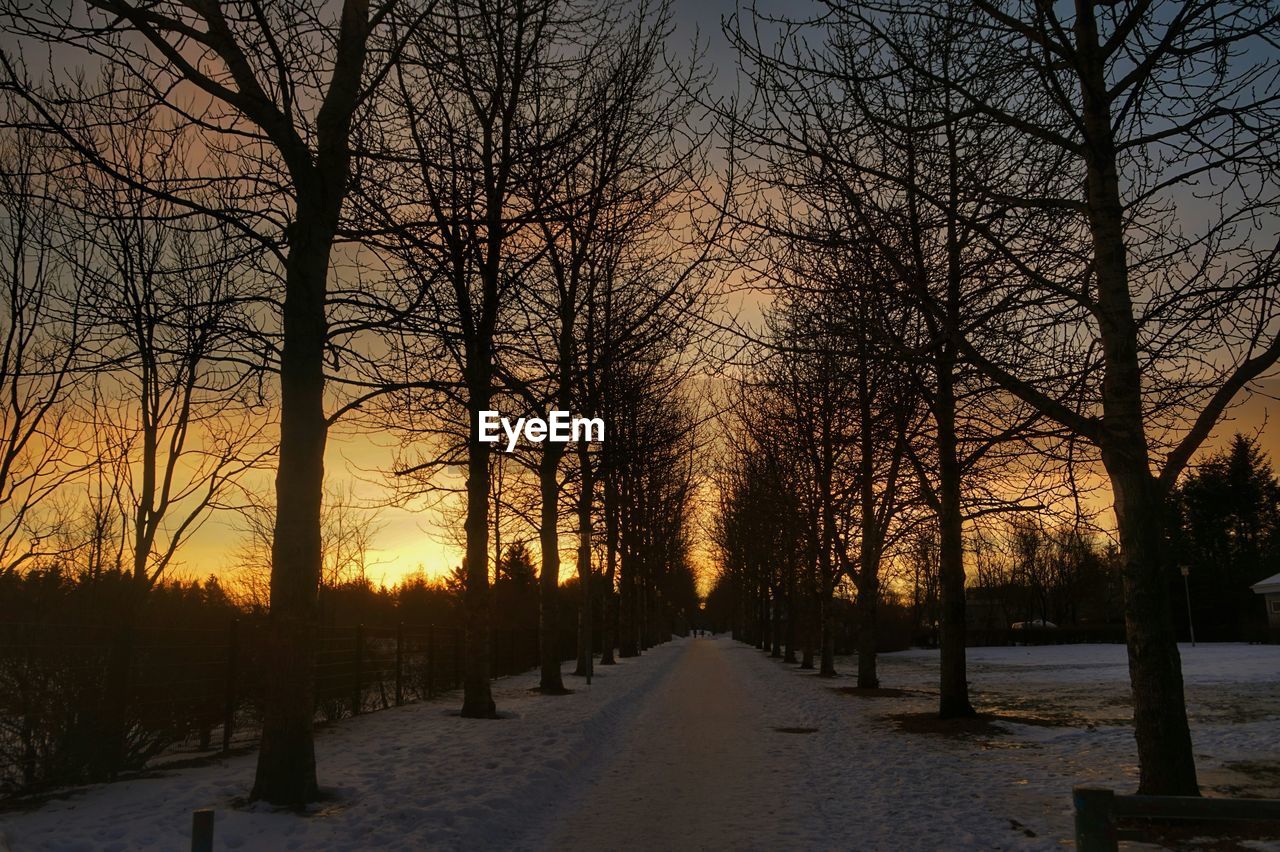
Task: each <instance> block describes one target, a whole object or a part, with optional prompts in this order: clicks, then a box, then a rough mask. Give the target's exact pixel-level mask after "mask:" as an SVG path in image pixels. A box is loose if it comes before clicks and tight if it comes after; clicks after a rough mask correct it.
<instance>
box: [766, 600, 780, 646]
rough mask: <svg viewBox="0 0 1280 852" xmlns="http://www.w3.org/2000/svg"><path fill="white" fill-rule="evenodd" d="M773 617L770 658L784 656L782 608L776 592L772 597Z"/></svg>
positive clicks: (770, 635) (770, 629)
mask: <svg viewBox="0 0 1280 852" xmlns="http://www.w3.org/2000/svg"><path fill="white" fill-rule="evenodd" d="M772 598H773V600H772V606H771V617H772V623H771V624H770V625H769V639H770V645H771V650H770V652H769V656H770V657H781V656H782V607H781V606H780V605H779V602H778V593H777V592H776V591H775V592H774V593H773V596H772Z"/></svg>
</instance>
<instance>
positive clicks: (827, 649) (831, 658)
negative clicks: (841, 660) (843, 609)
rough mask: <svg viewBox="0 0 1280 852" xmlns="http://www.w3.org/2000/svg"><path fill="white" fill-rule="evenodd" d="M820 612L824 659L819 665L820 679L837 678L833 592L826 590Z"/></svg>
mask: <svg viewBox="0 0 1280 852" xmlns="http://www.w3.org/2000/svg"><path fill="white" fill-rule="evenodd" d="M819 612H820V613H821V617H822V659H821V662H820V663H819V668H818V675H819V676H820V677H835V676H836V630H835V627H836V620H835V614H834V613H833V612H832V606H831V592H830V590H824V591H823V595H822V601H821V603H820V609H819Z"/></svg>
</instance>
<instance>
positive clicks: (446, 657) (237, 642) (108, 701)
mask: <svg viewBox="0 0 1280 852" xmlns="http://www.w3.org/2000/svg"><path fill="white" fill-rule="evenodd" d="M266 629H267V628H266V625H265V624H264V623H263V622H261V621H257V620H234V621H232V622H230V623H229V624H227V625H226V626H224V627H220V628H207V627H192V628H174V627H164V628H155V627H132V628H120V627H109V626H102V625H86V624H48V623H25V622H0V798H6V799H12V798H14V797H18V796H23V795H27V794H30V793H35V792H39V791H42V790H47V789H50V788H55V787H65V786H69V785H75V784H81V783H86V782H92V781H103V780H109V779H112V778H115V777H117V776H118V775H119V774H121V773H124V772H130V771H136V770H140V769H144V768H147V767H148V766H151V765H154V764H155V763H157V762H163V761H165V760H169V759H176V758H181V757H191V756H198V755H201V754H206V753H216V752H217V751H223V752H229V751H232V750H235V749H238V748H243V747H248V746H251V745H253V744H254V743H256V741H257V738H258V735H259V733H260V731H261V719H262V695H263V686H264V684H265V682H266V681H265V679H266V678H267V677H270V676H271V672H270V667H269V666H268V664H267V662H266V658H265V653H264V650H263V649H265V648H266V647H267V643H266V642H265V641H264V640H265V635H264V633H263V631H265V630H266ZM538 640H539V637H538V631H537V630H536V629H535V628H514V629H497V630H494V631H493V632H492V634H491V651H492V657H491V672H492V674H493V676H494V677H501V676H504V675H510V674H517V673H520V672H523V671H527V670H529V669H531V668H534V667H536V666H537V664H538ZM573 641H574V639H573V636H572V634H567V635H564V636H562V637H561V638H560V643H559V644H560V649H559V650H560V652H561V653H560V656H561V659H569V658H571V657H572V656H573ZM465 654H466V648H465V637H464V634H463V631H462V630H461V629H459V628H455V627H438V626H432V625H425V626H409V625H399V626H396V627H369V626H364V625H355V626H349V627H326V628H320V629H319V631H318V634H317V637H316V660H315V697H316V720H317V721H318V722H330V721H334V720H337V719H342V718H347V717H350V716H354V715H358V714H361V713H368V712H372V711H376V710H382V709H385V708H388V707H395V706H398V705H401V704H406V703H410V702H413V701H420V700H425V699H430V698H434V697H436V696H438V695H441V694H443V693H446V692H448V691H450V690H453V689H456V688H458V687H459V686H460V685H461V683H462V674H463V660H464V659H465Z"/></svg>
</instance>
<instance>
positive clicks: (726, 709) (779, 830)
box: [546, 639, 825, 852]
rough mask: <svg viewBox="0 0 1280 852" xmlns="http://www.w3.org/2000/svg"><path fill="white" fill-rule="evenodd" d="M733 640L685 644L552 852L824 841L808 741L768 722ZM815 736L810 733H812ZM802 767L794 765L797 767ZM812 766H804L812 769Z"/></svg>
mask: <svg viewBox="0 0 1280 852" xmlns="http://www.w3.org/2000/svg"><path fill="white" fill-rule="evenodd" d="M749 653H758V652H756V651H754V649H750V648H748V647H747V646H745V645H740V644H736V643H732V642H729V641H726V640H712V639H694V640H691V641H688V642H686V643H685V648H684V650H683V652H682V653H681V655H680V657H679V658H678V659H676V660H674V661H673V662H672V663H671V664H670V665H671V671H670V672H669V674H668V675H667V676H666V677H665V678H664V679H663V681H662V682H661V683H660V684H658V685H656V687H655V688H654V689H652V690H650V691H648V692H647V693H644V694H643V698H642V699H641V700H642V701H643V704H642V705H641V706H639V707H637V708H635V713H634V716H633V719H634V721H633V722H632V723H631V725H630V726H629V727H628V729H627V731H626V733H625V734H624V735H623V736H622V737H621V739H620V741H619V742H618V743H617V745H616V748H615V749H614V752H613V754H612V756H611V757H610V758H608V759H606V760H605V761H604V765H603V770H602V771H601V772H599V773H598V774H597V775H596V777H594V778H591V779H584V780H585V783H584V785H583V789H584V792H583V793H582V794H581V795H580V797H579V798H578V800H577V801H575V802H572V803H566V804H567V805H568V806H567V807H565V808H564V809H563V810H562V818H561V820H559V821H558V822H559V824H558V826H557V831H553V832H552V836H551V837H550V838H548V843H547V847H546V848H548V849H593V850H600V849H636V848H644V849H646V850H667V849H670V850H683V851H685V852H687V850H698V849H766V848H771V849H777V848H779V847H793V846H797V845H805V843H806V841H808V842H813V841H814V840H815V839H816V838H815V832H820V831H821V830H822V828H823V826H824V824H825V820H824V819H823V817H822V815H821V814H820V813H818V811H817V807H816V804H815V803H814V801H813V797H812V795H808V796H806V793H805V791H804V790H797V789H790V787H791V786H794V782H793V781H791V782H788V781H784V780H783V779H795V778H797V777H803V775H804V773H803V769H802V770H801V771H800V772H796V771H795V769H796V767H795V763H794V762H795V761H801V762H803V760H804V758H805V756H806V755H805V754H804V752H805V751H807V749H805V748H804V745H805V744H804V743H803V742H802V741H803V740H805V739H807V737H806V736H805V734H804V733H803V732H794V733H785V732H781V731H777V730H775V726H777V727H786V726H787V725H788V720H774V719H767V718H765V716H764V713H763V712H762V711H761V710H760V709H759V707H760V704H759V701H758V699H753V697H752V694H751V691H750V690H751V685H750V684H749V683H747V682H744V676H743V672H742V669H741V667H740V666H738V665H735V661H734V660H732V659H730V655H734V654H749ZM803 730H804V729H801V731H803ZM789 764H790V765H789ZM801 766H803V763H801Z"/></svg>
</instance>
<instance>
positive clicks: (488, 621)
mask: <svg viewBox="0 0 1280 852" xmlns="http://www.w3.org/2000/svg"><path fill="white" fill-rule="evenodd" d="M0 27H2V28H3V31H4V32H5V34H6V36H7V40H8V44H7V46H6V48H5V49H4V50H3V51H2V52H0V86H2V87H3V89H4V93H5V102H4V104H5V109H6V115H5V122H4V123H5V127H6V131H5V132H6V136H5V140H4V149H5V150H4V153H5V158H6V159H5V163H4V167H3V169H2V170H0V171H3V173H4V176H5V180H6V182H7V183H6V191H7V192H8V195H7V197H6V203H5V205H4V215H5V239H6V242H5V248H6V251H7V256H6V263H5V267H6V284H7V287H8V290H7V298H6V303H5V308H6V310H7V312H8V318H7V319H8V322H7V323H6V325H5V332H6V335H7V338H8V342H9V348H8V349H7V350H6V351H7V352H8V354H9V360H8V361H7V362H6V363H7V367H6V369H5V372H4V374H3V376H0V381H3V382H5V383H6V393H5V394H4V395H5V397H6V405H8V408H7V409H6V412H5V413H6V415H7V416H6V420H5V423H4V426H5V428H4V432H5V438H4V444H3V447H0V450H2V451H3V453H5V454H6V457H7V458H8V459H9V460H10V463H9V464H8V465H6V466H5V467H4V469H3V470H0V494H3V495H4V497H5V499H6V503H5V505H4V507H3V508H4V512H3V514H2V515H0V523H3V524H4V528H3V532H4V534H5V536H4V538H5V541H6V543H7V546H8V548H9V550H8V551H7V552H6V553H5V554H4V557H5V558H4V563H3V567H4V570H5V571H8V572H13V571H18V570H21V569H22V568H23V566H24V564H26V563H28V562H30V561H31V560H38V559H40V558H41V557H42V555H47V554H46V547H45V545H46V543H47V542H48V541H49V540H50V538H51V535H52V534H51V533H50V530H52V529H54V528H55V527H53V526H50V524H51V523H52V516H53V515H55V514H57V510H58V509H59V508H60V507H61V506H63V505H70V506H73V507H74V511H75V512H76V513H78V514H81V515H87V516H88V517H89V521H88V522H87V523H89V525H90V526H91V529H90V530H88V531H87V532H86V531H83V530H81V531H80V533H78V536H79V539H80V540H83V541H86V542H90V544H89V545H88V546H89V547H91V548H95V549H97V550H100V551H102V552H99V553H94V554H92V555H90V556H89V557H86V558H87V559H89V560H91V561H90V564H93V565H110V564H114V562H117V561H119V560H120V559H121V558H122V554H127V557H128V558H129V559H130V560H132V563H133V564H134V565H135V566H137V567H136V574H137V577H138V580H139V582H138V583H137V601H138V603H137V606H138V607H141V606H142V605H143V602H144V601H145V598H146V593H147V589H148V588H149V587H150V586H152V585H153V584H154V583H155V582H156V580H157V578H158V577H160V576H162V574H163V572H164V570H165V568H166V566H168V565H169V564H170V563H171V562H172V559H173V557H174V554H175V553H176V552H177V551H178V548H179V546H180V544H181V542H182V540H183V539H184V538H185V537H186V536H187V535H189V533H190V532H191V531H193V530H194V529H195V528H196V527H198V526H199V524H200V523H201V522H202V521H203V520H204V519H205V518H207V517H208V516H209V513H210V512H212V511H214V510H216V509H218V508H221V507H226V506H238V507H242V508H248V510H249V512H248V516H249V518H250V524H249V526H250V527H251V531H252V532H253V533H254V534H255V537H256V539H257V540H259V541H267V542H269V546H270V581H269V601H270V614H269V619H268V621H269V630H268V634H269V639H268V640H267V645H268V647H266V648H265V649H264V652H265V653H266V654H267V655H268V657H269V659H270V669H271V670H272V671H273V672H276V673H277V676H276V677H274V678H272V679H270V681H269V682H268V683H267V684H266V685H265V689H266V691H265V695H264V708H263V733H262V740H261V749H260V752H259V758H258V767H257V775H256V779H255V783H254V789H253V796H254V797H255V798H261V799H264V800H266V801H270V802H273V803H279V804H299V803H302V802H306V801H310V800H312V799H314V798H315V797H316V795H317V793H318V788H317V780H316V769H315V758H314V747H313V742H312V732H311V720H312V715H313V712H314V706H315V700H314V679H313V671H314V662H315V636H316V628H317V623H318V619H319V616H320V610H319V598H318V594H317V593H318V589H319V588H320V586H321V583H322V581H323V579H324V574H325V570H326V568H325V566H326V564H328V563H332V562H333V559H332V558H331V557H332V556H333V554H332V552H331V550H330V552H326V541H325V535H324V531H325V526H326V509H325V490H324V462H325V452H326V445H327V440H328V436H329V432H330V431H331V429H333V428H334V427H335V425H336V424H338V423H339V422H342V423H344V424H349V426H350V428H353V429H356V430H360V431H369V432H373V431H377V432H379V433H389V434H392V435H396V436H398V437H399V439H400V448H399V452H398V454H397V459H396V463H395V465H394V468H393V469H392V470H389V471H387V472H386V478H387V480H388V483H389V485H390V486H391V489H392V490H393V492H394V493H395V494H396V496H397V499H399V500H401V501H402V502H405V503H411V502H415V501H417V502H422V501H425V502H427V503H428V504H430V503H431V502H432V501H433V498H434V497H435V496H437V495H439V494H441V493H442V492H444V493H445V496H449V495H451V494H453V493H457V494H459V495H460V496H461V498H462V499H461V502H462V504H463V507H464V508H463V517H462V523H461V527H462V530H463V533H464V534H463V537H462V538H463V540H462V544H463V546H464V550H465V553H466V558H465V561H464V565H463V581H462V595H463V599H464V602H465V606H464V612H465V631H466V641H465V648H466V664H465V677H464V699H463V708H462V712H463V715H464V716H472V717H490V716H493V715H494V714H495V712H496V707H495V706H494V701H493V698H492V694H491V692H490V685H489V665H490V659H491V653H490V647H489V644H490V643H489V635H490V629H491V625H492V621H493V612H492V610H493V606H494V604H493V594H494V590H493V583H492V580H491V577H492V574H493V571H492V568H493V566H494V564H495V561H496V558H495V557H496V556H497V555H499V554H505V553H506V550H507V549H505V548H504V546H503V540H502V539H503V537H504V535H505V536H507V537H508V538H507V544H510V542H511V536H512V535H513V533H512V530H513V529H514V530H516V531H517V532H516V533H515V535H516V536H517V537H522V536H523V535H524V534H526V533H527V532H528V531H530V530H532V531H533V532H534V533H535V534H536V536H537V540H538V561H539V566H538V567H539V570H538V577H539V584H540V590H539V594H538V597H537V606H538V610H539V621H540V630H541V634H542V641H541V643H540V645H541V648H542V679H541V688H542V690H543V691H544V692H547V693H553V694H554V693H558V692H563V691H564V686H563V682H562V679H561V674H560V660H559V657H558V655H557V653H556V648H555V646H556V637H557V631H558V627H559V620H560V616H559V606H558V601H559V598H560V580H561V574H562V571H561V564H560V559H561V550H562V547H561V539H560V532H561V528H562V526H565V525H566V524H567V525H569V526H570V528H572V529H573V531H574V532H575V533H576V537H577V542H578V548H577V565H576V570H577V575H578V584H577V585H578V587H579V589H580V592H581V598H580V601H579V611H580V613H581V628H580V639H579V641H580V648H581V651H580V663H579V669H580V671H582V672H583V673H589V672H590V667H591V662H592V659H591V654H590V649H591V648H592V647H593V645H594V644H595V639H594V637H593V636H592V635H591V625H592V624H593V623H595V621H596V619H595V617H594V616H593V613H592V603H593V601H595V600H597V597H598V598H599V599H601V600H602V601H603V604H604V607H605V608H606V610H607V612H606V613H605V617H604V618H603V619H602V621H601V623H602V624H603V626H604V630H605V632H606V635H605V637H604V642H603V645H604V648H605V653H604V659H603V661H604V662H606V663H607V662H611V661H612V656H613V649H614V647H615V646H616V648H617V650H618V653H620V654H621V655H623V656H627V655H632V654H637V653H639V652H640V651H641V650H642V649H643V648H644V647H647V646H648V645H650V644H652V643H654V642H656V641H661V640H662V639H664V638H666V637H667V636H669V634H670V630H671V626H672V623H673V619H674V618H675V617H676V615H677V614H678V613H679V611H680V610H686V611H688V610H692V608H693V605H694V601H693V600H692V597H693V595H695V594H696V591H695V590H694V587H693V582H692V579H691V578H692V570H691V567H690V561H691V551H692V533H691V521H692V514H693V495H694V491H695V488H696V483H697V471H696V469H695V468H694V467H693V465H692V458H693V454H694V451H695V449H696V447H697V442H698V441H699V437H698V430H697V429H696V428H695V427H696V424H697V422H698V418H699V412H698V405H697V404H696V400H695V398H694V397H693V396H692V395H691V392H690V389H689V381H688V373H689V371H690V357H689V356H690V353H691V352H692V351H693V345H694V343H695V342H696V341H697V340H698V339H699V338H700V337H701V336H702V335H703V333H704V329H702V328H701V327H700V325H699V324H698V321H697V314H696V312H695V311H693V310H692V308H693V307H695V306H703V305H705V304H706V303H707V301H708V299H709V296H710V293H709V286H710V284H709V280H710V279H709V278H708V275H707V273H706V270H705V266H706V262H707V260H708V259H709V257H710V254H711V251H710V249H709V248H708V246H711V245H713V244H714V243H713V241H711V240H707V239H699V240H695V239H694V237H695V236H697V235H702V234H704V233H705V231H706V230H707V229H708V228H714V227H715V222H714V217H708V216H706V215H704V213H703V211H702V208H701V201H702V199H703V197H704V195H705V188H704V186H703V183H704V181H705V179H706V177H707V174H708V167H707V165H706V151H707V139H706V134H705V132H699V131H697V130H696V129H695V128H694V127H693V122H692V110H693V108H694V106H695V104H696V103H697V95H698V92H699V90H700V88H699V87H700V80H701V79H702V72H701V70H700V68H699V66H698V63H697V62H696V61H680V62H677V61H673V60H672V59H671V57H669V56H668V55H667V53H666V43H667V38H668V36H669V34H670V29H671V26H670V16H669V11H668V9H667V8H666V7H665V6H664V5H651V4H649V3H647V2H643V0H641V2H636V3H633V4H626V5H621V6H613V7H608V8H606V7H604V6H603V5H596V4H585V3H578V2H574V0H445V2H416V0H384V2H380V3H374V4H371V3H369V2H367V0H343V2H341V3H340V4H328V5H320V6H316V5H315V4H312V3H309V2H300V1H299V2H292V0H290V2H284V3H279V2H270V3H268V2H265V0H228V1H227V2H210V3H200V4H188V3H179V2H163V3H159V4H157V3H151V2H146V3H141V2H139V3H135V2H131V0H125V2H116V0H103V1H102V2H98V0H87V2H77V3H73V4H65V3H61V2H50V3H37V4H33V5H29V4H5V5H4V7H3V8H2V9H0ZM46 56H49V57H53V56H57V57H59V59H58V61H57V62H56V63H49V64H48V65H45V66H39V65H37V62H38V61H40V60H41V59H43V57H46ZM64 57H66V58H69V61H64V60H63V58H64ZM38 58H40V59H38ZM82 63H83V65H82V66H81V64H82ZM73 66H81V67H84V68H85V71H84V73H75V74H70V73H66V72H65V71H64V70H63V69H64V68H66V67H73ZM272 374H274V375H275V376H276V377H277V379H276V380H275V381H268V380H267V379H266V378H265V376H267V375H272ZM10 391H11V392H10ZM493 408H497V409H499V410H501V411H502V412H503V414H505V415H507V416H519V415H526V414H542V415H545V413H546V412H547V411H548V410H549V409H564V410H572V411H574V412H575V413H577V414H579V415H583V416H591V417H594V416H600V417H603V418H604V420H605V423H606V438H607V440H606V443H604V444H603V445H599V446H588V445H580V446H576V447H572V448H570V447H568V446H566V445H564V444H553V443H546V444H542V445H540V446H536V447H532V448H522V449H521V450H520V451H519V452H517V453H515V454H513V455H511V456H501V455H495V454H494V453H493V451H492V447H491V445H489V444H487V443H484V442H482V441H480V440H479V432H478V429H477V421H478V415H479V412H481V411H483V410H487V409H493ZM272 426H278V429H279V437H278V440H275V439H274V437H266V432H267V431H269V427H272ZM271 463H274V470H275V498H274V501H273V505H271V504H270V503H268V504H267V505H263V501H261V500H260V499H257V498H256V494H255V493H254V491H255V483H254V480H253V477H252V475H251V474H252V471H253V470H254V469H256V468H259V467H264V466H266V467H269V466H270V465H271ZM451 470H452V471H460V472H461V477H460V478H461V479H462V482H461V483H459V482H458V481H457V480H458V478H459V477H455V476H454V475H452V474H451V473H450V471H451ZM69 489H72V490H69ZM86 490H87V492H88V493H87V496H86ZM70 493H76V494H77V495H78V497H76V498H68V497H67V495H68V494H70ZM454 505H455V504H454V501H452V500H446V501H444V505H443V507H442V508H441V512H442V513H444V515H445V517H446V519H451V516H450V512H452V511H453V506H454ZM85 507H87V509H86V508H85ZM121 518H123V519H124V520H125V523H123V524H121V523H120V519H121ZM601 528H602V529H603V535H600V536H598V535H596V532H595V531H596V530H597V529H601ZM117 531H119V538H118V539H117ZM328 546H329V547H330V548H332V541H330V542H328ZM597 565H599V566H603V567H602V570H598V569H597V567H595V566H597ZM596 583H599V584H600V586H601V587H602V588H601V593H600V594H599V595H597V594H596V592H595V589H594V585H595V584H596Z"/></svg>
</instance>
